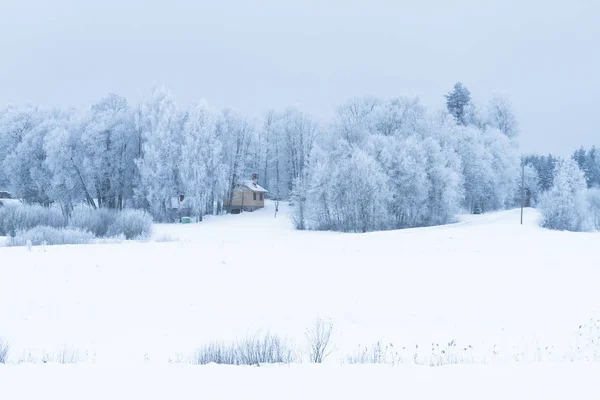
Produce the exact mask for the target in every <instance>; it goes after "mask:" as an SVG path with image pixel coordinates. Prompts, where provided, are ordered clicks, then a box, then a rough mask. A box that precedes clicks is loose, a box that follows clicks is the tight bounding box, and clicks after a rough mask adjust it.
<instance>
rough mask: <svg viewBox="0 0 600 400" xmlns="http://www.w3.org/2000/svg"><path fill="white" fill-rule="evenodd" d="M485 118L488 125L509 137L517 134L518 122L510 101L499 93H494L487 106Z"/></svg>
mask: <svg viewBox="0 0 600 400" xmlns="http://www.w3.org/2000/svg"><path fill="white" fill-rule="evenodd" d="M487 120H488V123H489V125H491V126H492V127H494V128H496V129H498V130H500V132H502V133H503V134H504V135H506V136H508V137H509V138H514V137H516V136H518V134H519V124H518V122H517V117H516V116H515V113H514V111H513V107H512V104H511V103H510V101H509V100H508V99H507V98H506V97H504V96H500V95H495V96H494V97H492V99H491V100H490V102H489V104H488V106H487Z"/></svg>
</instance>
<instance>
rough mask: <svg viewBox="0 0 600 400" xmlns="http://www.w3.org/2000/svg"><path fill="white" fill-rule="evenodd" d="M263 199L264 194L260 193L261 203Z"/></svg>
mask: <svg viewBox="0 0 600 400" xmlns="http://www.w3.org/2000/svg"><path fill="white" fill-rule="evenodd" d="M264 199H265V194H264V193H261V194H260V201H263V200H264Z"/></svg>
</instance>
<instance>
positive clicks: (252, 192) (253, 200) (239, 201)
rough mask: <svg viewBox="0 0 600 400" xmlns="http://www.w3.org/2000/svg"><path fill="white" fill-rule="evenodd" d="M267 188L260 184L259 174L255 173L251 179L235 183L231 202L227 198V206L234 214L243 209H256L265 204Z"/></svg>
mask: <svg viewBox="0 0 600 400" xmlns="http://www.w3.org/2000/svg"><path fill="white" fill-rule="evenodd" d="M266 193H267V190H266V189H265V188H263V187H262V186H260V185H259V184H258V179H257V175H256V174H253V175H252V179H251V180H247V181H242V182H239V183H238V184H237V185H235V187H234V189H233V193H232V197H231V204H229V201H228V199H227V200H225V204H224V205H225V207H226V208H227V209H228V210H229V212H230V213H232V214H239V213H240V212H241V211H254V210H258V209H259V208H263V207H264V206H265V194H266Z"/></svg>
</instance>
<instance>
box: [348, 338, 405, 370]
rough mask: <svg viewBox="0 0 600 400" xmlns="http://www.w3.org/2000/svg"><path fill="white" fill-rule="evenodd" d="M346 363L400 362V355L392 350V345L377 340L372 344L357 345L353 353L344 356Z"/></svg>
mask: <svg viewBox="0 0 600 400" xmlns="http://www.w3.org/2000/svg"><path fill="white" fill-rule="evenodd" d="M346 362H347V363H348V364H392V365H395V364H400V363H402V358H401V356H400V355H399V354H398V353H397V352H395V351H394V346H393V345H392V344H391V343H390V344H386V345H385V346H384V345H382V344H381V342H377V343H375V344H374V345H372V346H364V347H363V346H359V347H358V349H357V350H356V352H355V353H354V354H351V355H350V356H348V357H346Z"/></svg>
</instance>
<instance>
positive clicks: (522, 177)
mask: <svg viewBox="0 0 600 400" xmlns="http://www.w3.org/2000/svg"><path fill="white" fill-rule="evenodd" d="M524 193H525V163H523V164H522V165H521V225H523V203H524V199H523V196H524Z"/></svg>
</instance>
